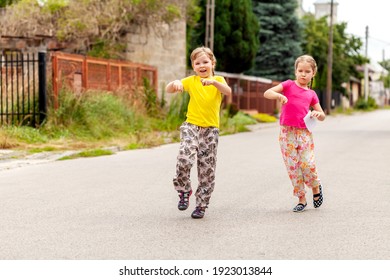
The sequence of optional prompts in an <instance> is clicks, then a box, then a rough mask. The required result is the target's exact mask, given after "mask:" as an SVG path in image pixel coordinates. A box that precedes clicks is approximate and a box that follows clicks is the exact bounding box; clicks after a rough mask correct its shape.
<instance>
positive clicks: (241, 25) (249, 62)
mask: <svg viewBox="0 0 390 280" xmlns="http://www.w3.org/2000/svg"><path fill="white" fill-rule="evenodd" d="M206 4H207V1H206V0H201V1H200V7H201V8H202V13H201V19H200V23H201V24H199V25H198V26H197V28H196V29H194V30H191V32H192V34H191V37H190V41H189V44H190V45H191V49H193V48H195V47H197V46H201V45H205V33H206V31H205V30H206V26H205V24H206ZM258 34H259V26H258V21H257V18H256V16H255V15H254V13H253V9H252V3H251V0H215V17H214V49H213V51H214V54H215V56H216V57H217V70H221V71H225V72H230V73H242V72H244V71H246V70H248V69H250V68H251V67H252V66H253V61H254V58H255V56H256V52H257V49H258V47H259V42H258Z"/></svg>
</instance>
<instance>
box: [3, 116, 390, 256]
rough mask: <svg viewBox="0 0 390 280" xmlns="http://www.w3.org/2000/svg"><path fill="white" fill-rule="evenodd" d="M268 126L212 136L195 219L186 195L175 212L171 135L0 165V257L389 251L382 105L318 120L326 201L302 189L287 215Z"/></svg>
mask: <svg viewBox="0 0 390 280" xmlns="http://www.w3.org/2000/svg"><path fill="white" fill-rule="evenodd" d="M278 132H279V128H278V126H273V127H272V126H271V127H268V128H263V127H262V128H259V129H257V130H255V131H253V132H248V133H240V134H236V135H230V136H223V137H221V138H220V144H219V150H218V164H217V180H216V188H215V191H214V193H213V196H212V198H211V204H210V207H209V209H207V212H206V216H205V218H204V219H201V220H194V219H191V217H190V215H191V212H192V210H193V207H194V202H195V198H194V197H193V196H192V197H191V204H190V208H189V209H188V210H187V211H184V212H180V211H178V210H177V201H178V197H177V194H176V193H175V192H174V190H173V187H172V176H173V174H174V170H175V163H176V155H177V151H178V144H177V143H175V144H169V145H164V146H161V147H157V148H153V149H145V150H134V151H126V152H119V153H117V154H115V155H112V156H105V157H98V158H84V159H75V160H69V161H52V162H46V163H44V164H35V165H27V166H23V167H18V168H12V169H9V170H6V169H3V170H1V171H0V211H1V212H0V213H1V214H0V229H1V230H0V259H3V260H15V259H19V260H22V259H28V260H31V259H42V260H50V259H61V260H66V259H72V260H80V259H83V260H88V259H91V260H108V259H113V260H120V259H133V260H149V259H155V260H159V259H161V260H162V259H164V260H167V259H169V260H176V259H177V260H179V259H182V260H191V259H205V260H213V259H214V260H224V259H248V260H259V259H260V260H261V259H268V260H279V259H295V260H306V259H314V260H318V259H322V260H326V259H332V260H339V259H348V260H350V259H363V260H364V259H373V260H378V259H390V241H389V232H390V211H389V209H390V200H389V197H390V179H389V168H390V110H378V111H375V112H370V113H362V114H355V115H352V116H334V117H333V116H332V117H328V118H327V119H326V120H325V121H324V122H320V123H318V124H317V127H316V131H315V134H314V139H315V143H316V158H317V165H318V170H319V175H320V177H321V180H322V184H323V187H324V198H325V199H324V204H323V206H321V208H319V209H314V208H313V206H312V203H311V202H310V197H311V193H310V192H308V201H309V204H308V207H307V210H306V211H305V212H303V213H293V212H292V211H291V210H292V208H293V207H294V206H295V204H296V203H297V199H296V198H294V197H293V196H292V190H291V185H290V181H289V179H288V176H287V173H286V171H285V167H284V165H283V162H282V158H281V154H280V151H279V144H278V140H277V139H278ZM195 173H196V168H194V169H193V183H194V185H196V176H195Z"/></svg>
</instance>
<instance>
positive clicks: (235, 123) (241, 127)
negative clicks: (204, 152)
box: [220, 110, 257, 135]
mask: <svg viewBox="0 0 390 280" xmlns="http://www.w3.org/2000/svg"><path fill="white" fill-rule="evenodd" d="M255 123H257V122H256V120H255V119H254V118H252V117H251V116H249V115H248V114H245V113H243V112H242V111H239V112H238V113H237V114H235V115H234V117H232V118H230V117H229V112H227V111H226V110H224V111H223V112H222V117H221V123H220V134H221V135H226V134H233V133H237V132H246V131H249V129H248V128H247V127H246V126H247V125H250V124H255Z"/></svg>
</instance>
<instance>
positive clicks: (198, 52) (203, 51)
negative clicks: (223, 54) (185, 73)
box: [190, 47, 217, 75]
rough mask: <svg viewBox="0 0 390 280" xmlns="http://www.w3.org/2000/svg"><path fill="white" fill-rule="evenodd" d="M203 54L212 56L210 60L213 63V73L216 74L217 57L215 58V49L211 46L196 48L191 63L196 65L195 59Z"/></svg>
mask: <svg viewBox="0 0 390 280" xmlns="http://www.w3.org/2000/svg"><path fill="white" fill-rule="evenodd" d="M203 54H205V55H207V56H208V58H210V60H211V62H212V64H213V75H214V68H215V66H216V65H217V59H216V58H215V56H214V53H213V51H212V50H211V49H209V48H206V47H198V48H196V49H194V50H193V51H192V53H191V56H190V59H191V65H192V66H194V60H195V59H197V58H198V57H199V56H201V55H203Z"/></svg>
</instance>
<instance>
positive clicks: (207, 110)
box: [181, 75, 226, 128]
mask: <svg viewBox="0 0 390 280" xmlns="http://www.w3.org/2000/svg"><path fill="white" fill-rule="evenodd" d="M210 79H213V80H216V81H218V82H220V83H223V84H226V81H225V78H224V77H222V76H213V77H212V78H210ZM181 82H182V84H183V88H184V91H187V92H188V93H189V95H190V101H189V103H188V111H187V120H186V121H187V122H189V123H192V124H194V125H197V126H201V127H210V126H212V127H217V128H219V112H220V109H221V102H222V93H221V92H220V91H219V90H218V89H217V88H216V87H215V86H213V85H209V86H203V85H202V83H201V81H200V77H199V76H197V75H193V76H189V77H186V78H184V79H182V80H181Z"/></svg>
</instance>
